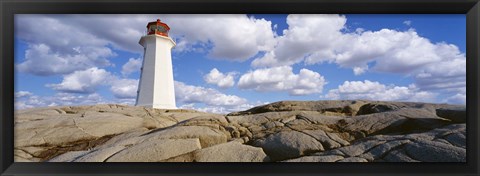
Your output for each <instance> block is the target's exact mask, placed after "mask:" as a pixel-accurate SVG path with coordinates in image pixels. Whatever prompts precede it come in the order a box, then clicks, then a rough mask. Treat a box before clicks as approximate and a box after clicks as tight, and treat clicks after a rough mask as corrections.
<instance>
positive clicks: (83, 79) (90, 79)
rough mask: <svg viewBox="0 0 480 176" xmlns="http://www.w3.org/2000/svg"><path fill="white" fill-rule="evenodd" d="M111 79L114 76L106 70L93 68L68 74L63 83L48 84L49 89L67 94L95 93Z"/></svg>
mask: <svg viewBox="0 0 480 176" xmlns="http://www.w3.org/2000/svg"><path fill="white" fill-rule="evenodd" d="M111 78H112V75H111V74H110V73H109V72H107V71H106V70H104V69H99V68H97V67H92V68H89V69H86V70H82V71H75V72H73V73H71V74H67V75H65V76H63V81H62V82H61V83H59V84H47V87H51V88H52V89H54V90H57V91H61V92H67V93H93V92H95V91H96V89H97V87H98V86H100V85H107V84H108V83H109V81H110V80H111Z"/></svg>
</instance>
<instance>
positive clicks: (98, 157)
mask: <svg viewBox="0 0 480 176" xmlns="http://www.w3.org/2000/svg"><path fill="white" fill-rule="evenodd" d="M123 149H125V147H124V146H114V147H109V148H102V149H99V150H95V151H91V152H89V153H87V154H84V155H82V156H80V157H78V158H76V159H74V160H73V161H74V162H104V161H105V160H107V159H108V158H109V157H110V156H112V155H114V154H115V153H117V152H119V151H121V150H123Z"/></svg>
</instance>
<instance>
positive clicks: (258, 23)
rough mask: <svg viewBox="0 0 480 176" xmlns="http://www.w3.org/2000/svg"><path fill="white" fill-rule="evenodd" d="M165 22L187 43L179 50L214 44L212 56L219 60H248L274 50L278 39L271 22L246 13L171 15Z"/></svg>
mask: <svg viewBox="0 0 480 176" xmlns="http://www.w3.org/2000/svg"><path fill="white" fill-rule="evenodd" d="M165 21H166V22H167V23H168V24H169V25H170V26H171V27H172V34H174V35H176V36H177V39H178V40H179V43H182V42H186V43H187V44H186V45H180V46H181V47H180V48H178V49H179V50H183V49H185V48H187V47H192V46H193V45H195V44H203V45H209V44H210V45H211V46H212V48H211V50H209V56H210V57H212V58H215V59H225V60H234V61H244V60H247V59H249V58H251V57H253V56H255V55H256V54H257V53H258V52H259V51H267V50H270V49H271V48H272V47H273V45H274V42H275V40H274V35H275V34H274V32H273V30H272V23H271V22H270V21H267V20H265V19H256V18H253V17H248V16H247V15H243V14H219V15H170V16H167V17H166V18H165ZM220 31H221V32H220Z"/></svg>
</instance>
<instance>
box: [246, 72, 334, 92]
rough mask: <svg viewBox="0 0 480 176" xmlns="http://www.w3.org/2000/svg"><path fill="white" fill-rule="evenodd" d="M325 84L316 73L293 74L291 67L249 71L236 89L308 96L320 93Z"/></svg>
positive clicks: (321, 77) (322, 78)
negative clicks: (284, 92)
mask: <svg viewBox="0 0 480 176" xmlns="http://www.w3.org/2000/svg"><path fill="white" fill-rule="evenodd" d="M326 83H327V82H326V81H325V79H324V77H323V76H321V75H320V74H319V73H317V72H314V71H311V70H308V69H301V70H300V72H299V73H298V74H295V73H293V71H292V67H290V66H282V67H273V68H265V69H257V70H254V71H249V72H248V73H246V74H244V75H242V76H241V77H240V80H239V81H238V87H239V88H240V89H253V90H256V91H260V92H267V91H287V92H288V93H289V94H290V95H308V94H313V93H321V92H322V90H323V86H324V85H325V84H326Z"/></svg>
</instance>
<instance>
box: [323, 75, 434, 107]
mask: <svg viewBox="0 0 480 176" xmlns="http://www.w3.org/2000/svg"><path fill="white" fill-rule="evenodd" d="M436 96H437V94H435V93H432V92H427V91H420V90H419V89H418V88H417V87H415V85H410V86H408V87H404V86H395V85H389V86H387V85H384V84H381V83H379V82H372V81H369V80H365V81H345V82H344V83H343V84H342V85H339V86H338V88H337V89H331V90H330V91H329V92H328V93H327V94H326V95H325V98H328V99H350V100H355V99H363V100H379V101H421V102H434V101H435V99H436Z"/></svg>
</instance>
